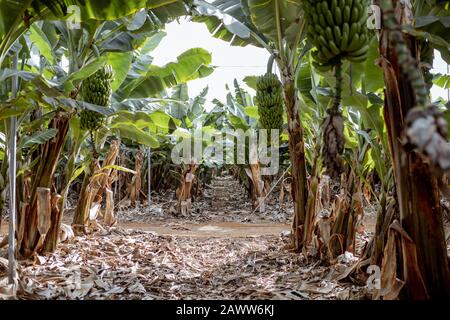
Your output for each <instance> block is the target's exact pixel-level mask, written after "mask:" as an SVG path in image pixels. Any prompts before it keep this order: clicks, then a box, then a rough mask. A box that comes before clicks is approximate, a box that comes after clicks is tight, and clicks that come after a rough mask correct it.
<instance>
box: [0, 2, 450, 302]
mask: <svg viewBox="0 0 450 320" xmlns="http://www.w3.org/2000/svg"><path fill="white" fill-rule="evenodd" d="M330 3H331V4H330V6H331V5H333V1H330ZM342 3H343V2H342V1H334V6H335V7H336V6H338V5H341V4H342ZM71 4H75V5H78V6H79V7H80V8H81V16H80V17H79V22H80V27H79V29H73V28H72V27H71V26H72V25H71V24H70V23H69V20H68V19H69V18H70V15H67V7H68V6H69V5H71ZM310 4H311V1H307V0H303V1H287V0H286V1H285V0H270V1H266V0H265V1H262V0H216V1H214V2H206V1H202V0H194V1H178V0H158V1H128V2H127V3H126V4H124V3H122V2H119V1H110V2H109V3H108V5H104V4H102V5H99V4H98V2H96V1H87V0H85V1H36V0H35V1H22V2H20V5H19V7H20V8H19V9H20V10H17V7H15V10H10V9H11V7H10V6H11V2H9V1H0V8H1V9H2V10H1V11H0V12H1V13H2V15H5V16H4V17H3V16H2V17H1V18H2V19H1V20H0V21H2V23H1V24H0V65H1V68H2V69H1V70H0V72H1V74H0V78H1V79H2V80H3V81H2V83H3V87H2V88H1V90H2V91H1V97H2V98H1V99H2V100H1V101H2V106H1V108H0V119H1V120H6V119H8V117H10V116H12V115H17V116H19V125H20V126H19V128H20V130H19V144H18V145H19V168H18V179H19V180H20V183H18V186H19V189H20V190H18V193H19V196H18V201H19V203H18V205H19V232H18V234H19V236H18V237H19V243H20V253H21V254H22V255H23V256H25V257H27V256H30V255H32V254H33V253H34V252H36V251H42V250H43V251H45V250H48V251H51V250H53V249H54V247H55V244H56V242H55V237H52V236H49V237H42V235H43V234H46V233H48V234H50V235H51V234H55V230H56V231H57V230H58V227H59V226H58V224H59V223H60V221H61V216H62V214H63V211H64V208H65V205H64V202H65V199H66V198H67V193H68V190H69V189H70V186H71V185H72V184H73V182H74V181H75V180H76V179H77V177H78V176H80V175H81V174H83V173H84V177H85V182H84V183H83V184H84V185H85V186H87V185H89V183H91V182H92V179H93V178H95V177H98V174H97V173H100V172H102V170H107V171H108V172H109V173H111V177H110V178H111V181H114V175H113V174H112V171H114V170H122V171H123V170H126V169H125V168H123V167H121V166H120V165H119V166H117V165H113V166H112V165H111V164H110V163H109V162H107V163H106V166H103V169H102V168H101V165H100V164H99V161H100V160H101V159H105V160H104V162H106V159H108V152H110V151H111V146H113V145H115V143H114V142H113V141H114V139H116V138H120V139H121V140H122V142H124V144H125V145H132V144H133V143H135V144H137V145H146V146H148V147H151V148H152V149H155V148H158V146H160V145H162V146H164V148H162V150H166V149H165V148H171V147H172V146H173V145H174V144H175V143H176V142H177V141H179V139H181V138H183V137H184V138H186V137H189V136H191V135H193V134H194V132H195V129H196V128H198V127H199V126H200V125H202V128H203V130H206V131H207V132H208V133H212V132H217V131H218V130H226V128H231V129H237V128H241V129H244V130H245V129H248V128H251V127H253V128H255V127H257V126H261V123H259V121H258V111H260V110H258V106H255V104H256V103H255V99H252V98H251V97H250V96H249V95H248V94H247V93H245V92H244V91H243V90H242V89H241V88H240V87H239V85H238V84H237V83H236V84H235V89H236V90H235V93H234V94H233V93H231V92H230V94H229V95H228V97H227V101H226V102H225V103H224V102H219V101H216V108H215V109H213V111H212V112H210V113H206V112H205V109H204V95H205V92H204V93H203V94H201V95H200V96H199V97H197V98H195V99H192V100H189V99H188V97H187V95H186V86H185V85H183V83H185V82H187V81H189V80H193V79H195V78H199V77H205V76H208V75H209V74H210V73H211V72H213V68H212V67H211V66H210V63H211V57H210V55H209V53H208V52H206V51H204V50H202V49H200V48H195V49H191V50H188V51H187V52H185V53H183V54H182V55H180V56H179V57H178V59H177V61H175V62H173V63H169V64H167V65H165V66H163V67H156V66H152V64H151V62H152V58H151V51H152V50H153V49H154V48H155V46H157V45H158V43H159V41H160V40H161V39H162V37H163V36H164V33H163V32H162V31H161V30H160V29H161V28H162V27H163V25H164V24H165V23H167V22H168V21H170V20H171V19H173V18H175V17H179V16H184V15H190V16H191V17H192V19H193V20H194V21H197V22H202V23H205V24H206V26H207V27H208V29H209V30H210V31H211V33H212V34H213V36H215V37H218V38H220V39H222V40H225V41H229V42H230V43H231V44H232V45H238V46H245V45H255V46H258V47H261V48H264V49H266V50H267V51H268V52H269V53H270V55H271V60H270V61H269V68H268V70H271V69H272V68H271V65H272V63H275V65H276V67H277V74H279V76H280V80H281V86H282V91H283V95H284V106H285V121H284V122H285V123H284V125H283V130H284V132H285V133H287V134H284V135H282V138H283V139H282V142H287V145H288V148H289V161H288V162H289V163H290V169H289V175H290V177H291V181H292V186H291V193H292V199H293V204H294V216H293V223H292V249H294V250H296V251H302V250H303V251H308V250H309V248H311V246H313V247H315V248H316V249H318V251H319V252H320V253H321V255H322V257H323V258H324V259H326V260H327V261H328V262H331V261H333V260H334V259H335V258H336V256H337V255H338V254H339V253H342V252H343V251H345V250H349V251H352V250H354V246H355V230H356V229H357V228H358V223H359V221H360V219H361V214H362V213H363V210H362V206H363V204H364V199H363V198H364V195H365V196H366V198H372V199H374V200H375V203H376V204H377V206H378V217H377V226H376V234H375V236H374V238H373V240H372V241H371V242H370V243H369V244H368V246H367V247H366V250H365V252H364V255H363V258H362V259H361V264H360V266H361V267H362V266H367V265H369V264H376V265H379V266H380V267H381V268H382V285H383V286H384V288H385V289H384V291H383V295H384V296H385V297H387V298H389V297H391V298H392V297H396V296H397V295H398V293H399V291H400V289H403V290H402V296H404V297H410V298H426V297H432V298H435V297H442V296H448V295H449V290H450V289H449V280H448V279H449V278H450V277H449V265H448V259H447V254H446V244H445V238H444V232H443V221H442V210H441V206H440V203H439V200H440V196H441V192H442V189H443V188H445V187H446V186H443V185H442V182H441V181H442V179H441V178H442V175H443V173H444V172H445V170H448V166H447V167H446V162H445V150H447V149H446V148H447V147H446V144H445V143H441V145H440V146H441V148H440V149H439V150H435V149H430V148H426V147H425V146H424V145H425V143H423V142H422V141H421V140H420V139H419V138H420V137H419V138H418V135H420V134H417V133H415V132H417V130H418V129H417V128H418V127H417V126H415V127H414V123H415V121H417V120H418V119H419V121H420V119H425V118H426V117H427V116H428V117H429V119H436V120H435V121H436V123H438V124H439V125H440V127H439V128H441V127H442V123H443V116H442V115H441V113H439V110H442V109H443V104H442V103H437V104H434V106H433V107H429V102H428V101H429V89H430V84H431V83H430V80H431V76H430V68H431V65H432V62H433V52H434V51H435V50H438V51H439V52H440V54H441V56H442V58H443V59H444V60H445V61H446V62H447V63H448V62H450V52H449V47H450V46H449V42H450V39H449V36H450V33H448V32H447V31H448V30H447V29H448V23H447V22H448V21H447V20H448V17H449V10H450V9H449V7H448V4H445V3H438V2H437V1H433V0H432V1H424V0H416V1H410V2H404V1H396V0H394V1H388V0H381V1H374V5H376V6H378V7H379V8H381V9H380V10H382V11H383V13H384V15H383V19H384V20H382V21H381V22H382V23H381V25H380V28H379V29H375V30H369V31H368V33H367V34H365V36H366V38H367V47H364V48H363V49H364V55H365V57H367V58H366V59H365V61H362V62H360V61H359V60H358V61H359V62H357V63H355V62H353V63H349V62H348V61H341V59H339V61H338V62H337V63H336V66H337V67H336V68H334V70H333V68H330V67H329V66H325V67H324V66H323V65H320V64H317V61H315V60H316V59H317V50H318V49H321V48H317V46H318V43H315V42H314V41H313V39H311V38H310V36H311V32H310V33H309V34H308V30H311V25H310V24H311V22H308V19H307V15H306V14H305V12H306V11H308V10H309V11H308V12H310V10H311V8H310V7H309V5H310ZM14 5H15V6H17V4H14ZM343 5H344V6H345V3H344V4H343ZM393 9H395V10H393ZM5 12H8V13H9V12H14V13H15V14H10V15H8V16H7V15H6V14H4V13H5ZM338 17H339V15H338ZM412 18H414V19H412ZM332 20H333V17H331V19H328V18H327V21H326V22H324V23H323V24H326V23H328V24H329V23H330V22H331V21H332ZM398 21H401V22H402V24H401V25H399V24H398ZM312 27H313V28H314V26H312ZM399 30H402V32H399ZM333 31H334V30H333ZM334 32H337V33H339V30H338V31H334ZM331 36H332V35H331ZM332 49H334V48H332ZM322 50H323V49H322ZM361 50H362V49H361ZM333 51H334V50H333ZM336 51H337V50H336ZM361 52H362V51H361ZM321 53H322V54H323V53H325V55H328V53H329V52H328V53H327V51H326V50H325V51H323V52H321ZM15 56H18V57H19V59H18V62H19V63H18V65H19V71H16V70H13V69H11V66H12V65H13V60H14V59H15V58H14V57H15ZM405 61H406V62H405ZM313 62H314V63H313ZM105 64H109V65H111V66H112V69H113V71H114V74H115V78H114V81H113V83H112V88H113V91H114V94H113V97H112V108H106V109H105V108H101V107H99V106H96V105H93V104H89V103H86V102H83V101H82V100H81V99H80V95H79V89H80V84H81V83H82V81H83V80H84V79H86V78H88V77H89V76H90V75H92V74H94V73H95V72H96V71H97V70H99V69H100V68H102V67H103V66H104V65H105ZM408 64H409V65H412V66H414V65H415V66H416V68H413V69H416V70H417V71H414V70H411V67H408ZM313 66H314V67H313ZM380 66H381V68H380ZM418 71H421V73H420V74H418V73H417V72H418ZM415 72H416V73H415ZM17 73H18V76H19V78H20V92H19V94H18V96H17V97H16V98H14V99H11V97H10V92H11V85H10V83H11V81H10V80H11V78H12V77H13V76H14V75H15V74H17ZM421 79H425V80H426V81H427V82H426V83H425V82H424V81H423V80H421ZM445 79H446V78H445V76H441V77H436V79H435V83H436V84H439V85H441V86H444V87H445V86H446V85H447V84H446V83H444V82H445V81H446V80H445ZM246 82H247V84H248V85H249V86H252V85H253V87H255V86H254V85H255V81H254V79H250V78H249V79H246ZM174 86H177V87H176V89H175V90H174V91H173V93H172V95H170V94H168V93H167V92H166V89H168V88H170V87H174ZM36 89H37V90H36ZM340 98H342V100H341V104H342V106H344V108H342V109H343V110H342V114H340V113H336V112H341V111H340V110H335V109H333V108H334V107H335V106H336V101H338V100H339V99H340ZM417 105H419V106H421V107H422V109H423V110H425V111H423V110H422V109H421V110H422V111H420V112H418V111H417V110H418V109H417V108H416V109H414V107H416V106H417ZM84 109H87V110H91V111H95V112H97V113H100V114H103V115H104V116H107V117H108V119H109V120H108V121H107V123H106V125H105V126H103V127H102V128H101V129H100V130H98V131H97V132H96V134H95V135H92V136H91V137H89V136H88V134H87V133H86V132H83V130H81V126H80V120H79V118H78V116H77V114H78V111H80V110H84ZM433 110H437V111H433ZM414 112H415V114H414ZM327 113H328V115H327ZM410 113H411V114H413V115H414V116H410V117H408V115H409V114H410ZM430 117H431V118H430ZM322 119H327V120H325V122H324V123H323V124H322V121H323V120H322ZM3 122H4V124H3V127H2V128H1V129H2V130H1V131H2V132H4V133H5V134H4V136H5V137H4V141H5V142H6V141H8V136H7V132H8V123H7V122H6V121H3ZM436 126H438V125H436ZM413 128H414V130H415V131H414V130H412V129H413ZM409 129H411V130H412V131H411V130H409ZM408 130H409V131H408ZM439 130H440V131H438V132H436V133H432V134H435V137H436V139H437V140H439V139H441V140H439V141H443V140H444V139H446V138H445V137H444V133H445V132H444V131H446V128H445V130H444V129H443V128H441V129H439ZM330 133H331V134H330ZM332 135H334V137H333V139H335V140H330V137H332ZM321 137H324V139H325V140H324V143H323V142H321ZM330 141H331V142H330ZM344 141H345V144H344ZM445 141H446V140H445ZM208 142H209V141H203V143H204V144H207V143H208ZM91 145H92V146H95V147H94V148H93V150H99V155H97V156H96V155H95V154H93V153H92V152H90V151H89V150H90V149H89V146H91ZM330 146H331V147H336V149H337V151H333V152H332V153H331V152H330V150H324V148H325V149H326V148H331V147H330ZM6 153H7V150H6V143H4V148H3V153H2V154H3V160H2V166H1V168H0V174H2V178H3V179H0V188H1V190H0V191H2V192H1V193H0V195H1V197H0V199H1V201H0V205H3V203H4V196H3V195H4V193H5V190H6V186H7V179H6V171H7V168H8V163H7V159H6V157H5V156H4V155H5V154H6ZM161 154H163V152H162V153H161ZM331 154H332V155H333V156H332V157H331V156H328V157H327V156H325V157H324V155H331ZM430 159H431V160H430ZM94 160H95V161H94ZM340 163H343V164H344V165H342V167H341V168H340V173H341V183H340V189H341V190H340V194H339V195H338V196H337V198H336V201H335V202H334V204H333V205H332V206H331V207H330V205H329V204H327V203H323V199H322V190H321V186H322V185H323V181H324V180H325V179H324V178H323V173H324V172H325V169H329V167H330V166H336V168H337V167H340V166H341V164H340ZM390 163H392V164H393V165H392V166H390V165H389V164H390ZM58 165H59V167H58ZM108 165H109V166H108ZM185 165H186V168H184V169H183V170H182V171H181V172H180V173H181V174H180V180H181V185H180V188H179V191H178V198H179V210H180V211H184V210H186V209H188V208H189V205H190V204H189V203H190V197H191V191H190V190H191V187H192V184H191V182H192V180H191V178H190V177H191V176H192V175H194V174H195V173H196V172H197V170H199V168H198V166H199V165H200V166H201V167H202V166H207V165H211V164H210V163H195V162H193V163H187V164H185ZM136 166H137V165H136ZM244 168H245V167H244ZM286 168H287V167H286ZM249 169H250V171H251V173H250V174H248V175H247V176H249V177H251V178H250V180H251V181H253V182H254V185H253V187H255V186H258V184H259V181H258V180H259V178H258V175H257V174H256V175H255V174H253V172H252V167H251V166H250V168H249ZM244 170H245V169H244ZM86 177H90V178H86ZM91 178H92V179H91ZM56 181H57V182H58V183H55V182H56ZM110 183H111V182H110ZM375 186H377V188H376V187H375ZM423 186H426V187H427V188H426V192H424V190H422V189H423ZM42 188H47V189H50V190H51V200H52V202H54V203H55V206H54V207H55V209H54V210H52V215H51V219H50V220H51V222H52V223H51V224H50V226H44V225H40V223H41V222H42V221H43V220H45V219H42V218H39V217H38V208H37V206H38V203H39V201H38V200H39V194H40V191H42ZM100 189H102V188H100ZM103 189H104V188H103ZM103 189H102V190H103ZM257 189H258V187H257ZM85 190H86V188H83V189H82V190H81V192H85ZM97 191H98V190H97ZM266 191H267V190H266ZM262 197H264V191H261V190H259V191H258V190H257V191H256V198H262ZM81 198H83V197H81ZM92 201H94V200H92ZM366 202H367V200H366ZM90 207H91V204H83V208H80V210H77V214H76V219H75V221H74V223H75V224H76V225H81V226H82V227H85V224H86V221H87V216H86V215H87V214H88V210H86V208H90ZM52 208H53V207H52ZM81 209H82V210H81ZM322 209H330V210H331V214H330V215H326V214H325V215H322V214H320V215H319V212H321V211H323V210H322ZM53 211H54V212H53ZM53 214H54V216H53ZM397 220H398V221H397ZM380 294H381V293H380Z"/></svg>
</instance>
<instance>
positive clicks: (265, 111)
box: [255, 73, 284, 134]
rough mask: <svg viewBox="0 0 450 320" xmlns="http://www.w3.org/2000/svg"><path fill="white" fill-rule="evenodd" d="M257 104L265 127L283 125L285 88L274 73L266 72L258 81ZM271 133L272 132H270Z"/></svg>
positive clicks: (279, 127)
mask: <svg viewBox="0 0 450 320" xmlns="http://www.w3.org/2000/svg"><path fill="white" fill-rule="evenodd" d="M255 102H256V105H257V106H258V113H259V121H260V123H261V126H262V127H263V128H264V129H269V131H270V129H279V130H281V129H282V127H283V105H284V98H283V89H282V86H281V82H280V80H278V77H277V76H276V75H275V74H273V73H266V74H265V75H263V76H261V77H259V78H258V81H257V83H256V97H255ZM269 134H270V133H269Z"/></svg>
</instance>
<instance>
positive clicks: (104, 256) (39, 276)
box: [0, 228, 369, 300]
mask: <svg viewBox="0 0 450 320" xmlns="http://www.w3.org/2000/svg"><path fill="white" fill-rule="evenodd" d="M287 243H288V239H287V238H286V237H284V236H282V235H280V236H276V235H268V236H258V237H240V238H192V237H176V236H158V235H156V234H154V233H151V232H144V231H136V230H129V229H128V230H127V229H121V228H112V229H110V230H108V231H106V230H104V231H102V232H98V233H95V234H91V235H88V236H85V237H76V238H73V239H72V240H70V241H68V242H65V243H61V244H60V245H59V246H58V249H57V251H56V252H55V253H53V254H51V255H48V256H45V257H36V260H35V261H34V262H33V263H31V262H28V263H25V262H22V263H21V266H20V270H19V278H20V281H19V291H18V298H20V299H139V300H142V299H149V300H151V299H362V298H368V297H369V294H368V292H367V291H366V288H365V287H359V286H355V285H352V284H351V283H348V282H347V283H340V282H339V281H337V278H338V277H339V276H340V275H341V274H343V273H344V272H345V271H346V270H348V268H349V267H350V266H349V265H348V264H345V263H338V264H335V265H333V266H331V267H325V266H322V265H320V262H319V261H317V260H308V259H306V258H304V256H303V255H302V254H298V253H293V252H289V251H288V250H285V246H286V244H287ZM1 256H2V257H6V252H1ZM0 259H1V260H0V279H1V280H0V297H2V295H3V298H7V296H8V293H7V290H3V292H2V290H1V288H2V285H4V284H6V278H5V273H6V270H5V261H6V259H4V258H0ZM2 262H3V263H2ZM2 265H3V268H2ZM3 288H6V287H3Z"/></svg>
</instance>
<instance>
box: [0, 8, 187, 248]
mask: <svg viewBox="0 0 450 320" xmlns="http://www.w3.org/2000/svg"><path fill="white" fill-rule="evenodd" d="M48 3H50V4H53V2H51V1H49V2H48ZM176 3H178V4H180V3H181V2H178V1H167V2H158V3H157V4H156V3H153V4H152V5H149V7H151V8H153V11H149V12H148V14H149V15H151V16H150V17H149V16H148V15H147V12H146V14H145V15H144V19H142V18H141V19H138V20H139V21H141V22H140V24H139V27H138V28H137V29H139V28H144V29H145V28H147V30H148V28H149V27H148V26H147V25H146V23H147V22H149V24H150V26H151V27H152V28H153V29H154V26H155V23H154V22H155V20H158V19H157V17H159V16H161V18H162V20H164V19H168V18H169V17H170V16H171V13H170V12H171V10H169V9H168V10H164V8H163V7H162V6H163V5H164V4H169V5H171V6H172V5H175V4H176ZM30 4H31V2H24V3H22V5H23V6H21V7H20V11H19V13H20V15H18V16H17V17H15V19H13V20H8V19H5V20H4V21H6V23H5V24H3V25H2V29H1V31H2V32H1V48H2V52H1V55H2V56H1V59H2V62H3V61H4V57H5V56H6V53H7V52H8V49H9V48H11V46H12V44H13V43H14V42H15V40H16V38H17V37H18V36H20V35H21V34H23V33H24V32H25V31H26V30H27V29H28V28H29V27H30V26H32V28H33V30H32V31H31V32H32V33H33V35H32V36H33V37H30V38H31V39H32V41H31V42H32V43H33V44H35V45H36V46H37V47H38V49H39V50H40V52H41V53H42V56H44V57H45V58H48V59H49V60H50V62H54V61H52V58H54V57H52V55H51V54H49V49H51V48H52V46H50V45H49V43H51V42H52V41H56V42H59V38H53V39H45V37H44V36H46V34H43V33H42V32H39V29H38V28H35V27H34V25H32V24H31V23H30V21H31V20H30V19H26V17H27V15H28V14H29V13H33V15H34V16H33V17H35V20H40V19H43V18H44V13H46V14H47V13H48V16H45V17H46V18H49V19H50V18H52V19H56V18H57V17H59V16H62V15H63V13H66V12H65V11H64V10H62V12H56V11H58V10H55V7H52V8H51V9H52V10H49V9H48V8H47V7H46V6H40V3H38V2H33V6H32V7H29V5H30ZM181 4H182V3H181ZM1 5H2V6H3V7H5V6H6V7H8V5H9V4H7V3H6V4H5V2H2V3H1ZM113 5H114V6H113V7H111V6H109V5H108V6H105V7H104V8H102V9H99V10H97V11H96V12H95V13H93V12H92V11H90V10H91V9H92V8H93V7H98V4H97V5H96V4H94V2H88V3H84V4H80V7H81V20H80V22H83V21H84V20H87V19H90V20H91V25H95V24H96V25H97V26H98V25H101V26H102V27H103V26H105V25H107V23H104V21H105V19H113V18H114V19H117V18H120V17H122V16H125V15H129V14H130V13H134V12H136V11H138V10H140V9H141V8H143V7H144V8H145V7H146V3H144V4H143V3H140V2H134V3H131V4H130V6H129V5H126V6H117V3H116V4H113ZM133 5H134V6H135V7H133ZM182 6H183V7H184V4H182ZM114 7H116V8H120V10H116V8H114ZM63 9H64V8H63ZM4 12H5V11H3V8H2V13H4ZM180 12H181V11H180V10H179V7H178V9H177V10H176V13H177V14H178V13H180ZM183 12H184V11H183ZM23 17H25V19H23ZM35 20H32V21H33V22H34V21H35ZM98 20H102V21H98ZM92 21H93V22H92ZM158 21H159V22H160V20H158ZM134 22H135V20H134ZM47 25H48V24H47ZM60 26H61V24H60V25H59V26H58V24H57V23H56V28H57V27H60ZM118 28H120V31H123V29H121V28H122V27H118ZM60 29H61V28H60ZM110 30H111V32H110V33H113V32H114V31H119V30H114V29H113V28H110ZM60 31H61V30H60ZM126 31H127V32H125V33H124V32H122V33H121V34H120V33H119V36H122V35H126V34H127V33H129V32H128V31H129V30H126ZM131 31H133V30H131ZM54 34H55V32H53V33H51V32H50V33H49V35H54ZM80 34H81V35H83V32H76V31H73V30H70V31H69V32H67V36H66V37H65V38H64V37H61V38H60V39H64V40H66V42H65V45H66V46H67V47H68V49H69V52H70V55H69V56H68V58H69V74H68V75H69V77H66V78H64V74H63V76H62V77H63V78H64V81H62V82H63V84H64V91H65V92H66V93H69V92H70V93H69V94H70V95H71V97H75V96H76V93H77V92H76V90H72V89H76V86H75V85H74V83H76V82H77V81H81V80H82V79H83V77H85V76H87V75H89V74H92V73H93V72H94V71H95V70H96V69H98V67H100V66H101V65H102V63H104V62H105V61H103V62H102V57H101V56H100V52H97V51H98V50H96V49H98V48H96V46H95V45H93V46H89V45H88V46H87V47H85V48H89V49H91V52H92V50H93V51H94V55H95V57H93V55H92V53H91V54H89V50H84V51H81V52H76V50H73V49H74V48H73V44H74V41H73V40H74V37H72V36H75V37H78V36H80ZM78 39H79V38H78ZM78 39H77V40H78ZM89 39H92V37H91V38H89ZM67 40H68V41H67ZM107 40H108V39H107ZM119 40H120V37H119ZM111 41H112V42H113V43H114V41H115V39H112V40H110V41H109V42H108V41H106V42H104V43H103V44H104V47H106V48H108V49H109V48H110V47H111ZM122 42H123V39H122ZM131 43H132V42H131ZM91 44H92V43H91ZM108 45H109V46H110V47H108ZM132 49H133V47H132V48H131V50H132ZM110 51H111V50H110ZM74 57H75V58H77V59H74ZM79 57H81V59H78V58H79ZM58 62H59V69H58V68H56V70H53V75H50V77H51V78H52V77H54V74H55V73H56V79H58V78H59V76H58V72H60V71H61V70H62V68H61V65H60V63H61V62H60V61H58ZM77 62H78V63H77ZM80 62H81V63H80ZM84 67H86V68H84ZM70 76H72V77H70ZM52 86H53V85H50V86H47V87H46V88H44V89H45V90H47V92H45V94H46V95H48V92H51V94H50V97H51V98H52V99H53V102H52V104H53V106H54V107H55V106H56V109H57V112H56V115H55V117H54V119H53V120H52V121H50V123H49V126H50V128H53V129H57V130H58V133H57V134H56V135H55V138H54V139H52V140H51V142H49V143H47V144H46V145H44V147H43V150H44V154H42V155H40V159H41V160H43V161H41V162H40V167H39V168H38V171H37V172H38V173H40V174H39V175H37V176H36V179H37V180H36V181H34V183H33V188H34V189H33V190H37V189H39V190H41V191H42V190H43V189H49V188H51V185H52V181H53V178H52V177H53V175H54V172H55V168H56V165H57V163H58V159H59V155H60V151H61V148H62V146H63V144H64V141H65V137H66V135H67V132H68V128H69V119H70V117H71V115H73V111H74V107H77V108H79V109H82V108H83V105H84V106H86V104H83V103H78V102H75V101H72V100H70V99H68V100H67V99H66V100H64V98H63V99H60V98H58V97H59V96H64V94H63V93H62V92H58V91H55V90H54V89H52V88H51V87H52ZM41 89H42V88H41ZM60 89H62V88H60ZM55 92H56V93H55ZM46 102H48V101H46ZM61 104H63V105H64V104H66V105H68V106H69V109H64V108H61ZM88 108H89V107H88ZM92 108H93V109H94V110H95V109H96V108H95V107H91V109H92ZM99 110H100V109H98V108H97V111H99ZM100 112H102V111H100ZM50 143H51V145H50ZM55 143H56V145H55ZM33 190H32V192H31V194H30V196H29V199H28V200H30V201H29V202H28V203H29V205H28V206H24V207H23V212H28V211H29V212H30V214H24V215H23V216H24V219H23V221H22V222H23V223H22V224H23V225H25V226H26V228H25V229H24V236H23V239H21V240H22V246H21V253H22V255H23V256H25V257H27V256H29V255H31V254H33V252H35V251H36V250H38V248H42V247H45V245H44V246H42V243H41V240H39V239H42V237H40V236H39V234H40V235H43V234H42V232H44V231H43V229H41V232H40V233H39V232H38V231H37V229H38V228H37V226H36V221H38V220H39V219H37V216H36V212H37V210H38V208H37V201H38V200H37V197H38V196H37V193H36V192H35V191H33ZM47 195H48V192H47ZM47 195H46V196H45V198H46V199H47V198H48V196H47ZM55 199H56V198H55ZM41 200H42V199H41ZM47 200H48V201H50V200H49V199H47ZM41 202H42V201H41ZM54 202H55V203H56V205H55V210H56V209H58V210H59V212H61V210H60V204H59V203H60V200H59V198H58V199H56V200H55V201H54ZM57 216H58V217H60V216H61V214H60V213H58V214H57ZM41 220H42V219H41ZM50 220H51V224H53V225H52V226H51V227H50V228H54V229H55V228H56V229H57V227H55V226H56V225H57V224H58V221H60V219H58V218H56V219H53V217H52V218H51V219H50ZM44 229H46V231H48V228H47V227H46V228H44ZM44 234H46V232H44ZM52 234H57V231H56V232H52ZM52 242H54V241H52Z"/></svg>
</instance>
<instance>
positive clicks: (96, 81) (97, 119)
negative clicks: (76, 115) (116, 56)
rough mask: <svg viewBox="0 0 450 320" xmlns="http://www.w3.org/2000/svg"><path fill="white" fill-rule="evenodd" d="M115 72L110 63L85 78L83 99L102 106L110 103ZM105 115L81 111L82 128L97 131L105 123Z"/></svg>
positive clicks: (82, 85) (82, 91)
mask: <svg viewBox="0 0 450 320" xmlns="http://www.w3.org/2000/svg"><path fill="white" fill-rule="evenodd" d="M113 77H114V73H113V70H112V67H111V66H110V65H105V66H104V67H102V68H100V69H99V70H97V71H96V72H95V73H94V74H93V75H91V76H90V77H88V78H87V79H85V80H83V83H82V84H81V94H82V97H83V100H84V101H86V102H89V103H92V104H96V105H98V106H102V107H108V106H109V104H110V99H111V94H112V89H111V82H112V81H113ZM103 120H104V116H103V115H102V114H100V113H98V112H95V111H91V110H82V111H81V113H80V121H81V129H83V130H89V131H96V130H98V129H99V128H100V127H101V126H102V125H103Z"/></svg>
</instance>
